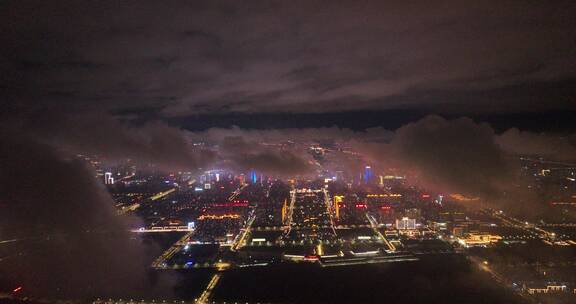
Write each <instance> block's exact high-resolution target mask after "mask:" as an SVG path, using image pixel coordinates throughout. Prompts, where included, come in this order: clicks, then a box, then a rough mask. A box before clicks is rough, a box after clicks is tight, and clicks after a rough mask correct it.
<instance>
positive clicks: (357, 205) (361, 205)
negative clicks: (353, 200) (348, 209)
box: [356, 204, 366, 208]
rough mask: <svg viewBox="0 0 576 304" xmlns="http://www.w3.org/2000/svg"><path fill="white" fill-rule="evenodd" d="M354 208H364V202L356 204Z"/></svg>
mask: <svg viewBox="0 0 576 304" xmlns="http://www.w3.org/2000/svg"><path fill="white" fill-rule="evenodd" d="M356 208H366V204H356Z"/></svg>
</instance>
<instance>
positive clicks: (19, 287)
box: [12, 286, 22, 293]
mask: <svg viewBox="0 0 576 304" xmlns="http://www.w3.org/2000/svg"><path fill="white" fill-rule="evenodd" d="M20 290H22V286H18V287H16V288H14V290H12V292H14V293H16V292H19V291H20Z"/></svg>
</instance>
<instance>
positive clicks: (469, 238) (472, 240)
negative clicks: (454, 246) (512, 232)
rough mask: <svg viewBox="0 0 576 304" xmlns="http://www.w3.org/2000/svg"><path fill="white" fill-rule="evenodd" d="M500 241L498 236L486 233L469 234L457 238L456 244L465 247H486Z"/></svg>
mask: <svg viewBox="0 0 576 304" xmlns="http://www.w3.org/2000/svg"><path fill="white" fill-rule="evenodd" d="M501 239H502V237H501V236H499V235H493V234H488V233H469V234H467V235H466V236H465V237H461V238H458V243H460V244H462V245H463V246H465V247H473V246H487V245H490V244H493V243H496V242H498V241H500V240H501Z"/></svg>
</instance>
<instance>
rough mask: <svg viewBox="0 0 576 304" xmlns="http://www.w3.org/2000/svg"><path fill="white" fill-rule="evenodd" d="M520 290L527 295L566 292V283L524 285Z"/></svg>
mask: <svg viewBox="0 0 576 304" xmlns="http://www.w3.org/2000/svg"><path fill="white" fill-rule="evenodd" d="M522 289H523V290H524V291H525V292H527V293H528V294H548V293H561V292H566V291H567V287H566V283H560V282H547V283H533V282H529V283H524V285H523V286H522Z"/></svg>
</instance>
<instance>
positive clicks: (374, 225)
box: [366, 212, 396, 251]
mask: <svg viewBox="0 0 576 304" xmlns="http://www.w3.org/2000/svg"><path fill="white" fill-rule="evenodd" d="M366 218H368V221H369V222H370V226H371V227H372V230H374V233H376V235H378V237H379V238H381V239H382V240H383V241H384V243H385V244H386V246H388V250H390V251H396V246H394V245H393V244H392V243H390V242H388V240H387V239H386V238H385V237H384V235H382V233H380V230H378V226H379V225H378V221H376V219H375V218H374V217H373V216H371V215H370V214H368V212H366Z"/></svg>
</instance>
